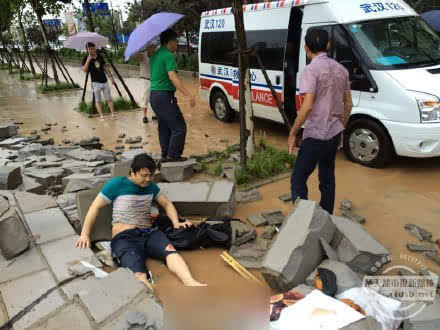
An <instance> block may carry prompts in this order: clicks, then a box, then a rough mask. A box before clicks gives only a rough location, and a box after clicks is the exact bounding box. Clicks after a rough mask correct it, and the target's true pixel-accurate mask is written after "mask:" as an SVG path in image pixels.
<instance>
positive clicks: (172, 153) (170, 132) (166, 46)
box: [150, 30, 196, 162]
mask: <svg viewBox="0 0 440 330" xmlns="http://www.w3.org/2000/svg"><path fill="white" fill-rule="evenodd" d="M160 43H161V45H162V46H161V48H160V49H159V50H157V51H156V53H154V54H153V56H152V57H151V59H150V65H151V76H150V79H151V98H150V103H151V107H152V108H153V111H154V112H155V114H156V116H157V118H158V120H159V127H158V130H159V142H160V148H161V149H162V159H161V161H162V162H180V161H185V160H186V158H185V157H182V154H183V149H184V148H185V139H186V123H185V118H184V117H183V114H182V112H181V111H180V108H179V105H178V104H177V99H176V97H175V96H174V93H175V92H176V89H178V90H179V91H180V92H181V93H182V94H183V95H185V96H186V97H188V98H189V101H190V105H191V107H194V106H195V104H196V101H195V97H194V96H193V95H192V94H191V93H190V92H189V91H188V90H187V89H186V88H185V86H184V85H183V83H182V82H181V81H180V79H179V78H178V77H177V72H176V71H177V64H176V58H175V56H174V54H173V53H174V52H176V50H177V33H176V32H174V31H173V30H166V31H164V32H162V34H161V35H160Z"/></svg>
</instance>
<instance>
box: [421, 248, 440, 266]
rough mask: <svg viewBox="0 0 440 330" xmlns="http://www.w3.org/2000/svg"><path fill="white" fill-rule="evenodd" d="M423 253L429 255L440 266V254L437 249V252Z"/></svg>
mask: <svg viewBox="0 0 440 330" xmlns="http://www.w3.org/2000/svg"><path fill="white" fill-rule="evenodd" d="M423 254H424V255H425V256H426V257H428V259H431V260H432V261H434V262H435V263H436V264H437V265H439V266H440V254H439V253H438V252H437V251H435V252H423Z"/></svg>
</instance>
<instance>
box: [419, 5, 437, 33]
mask: <svg viewBox="0 0 440 330" xmlns="http://www.w3.org/2000/svg"><path fill="white" fill-rule="evenodd" d="M421 16H422V17H423V19H424V20H425V21H426V23H428V24H429V25H431V27H432V29H433V30H434V31H437V32H440V10H431V11H427V12H426V13H423V14H422V15H421Z"/></svg>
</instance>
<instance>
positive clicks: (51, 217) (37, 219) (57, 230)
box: [25, 207, 75, 244]
mask: <svg viewBox="0 0 440 330" xmlns="http://www.w3.org/2000/svg"><path fill="white" fill-rule="evenodd" d="M25 219H26V222H27V223H28V225H29V228H30V229H31V232H32V235H33V236H34V238H35V241H36V242H37V243H38V244H43V243H46V242H49V241H52V240H56V239H60V238H64V237H66V236H70V235H74V234H75V231H74V230H73V228H72V226H71V225H70V224H69V221H68V220H67V218H66V217H65V216H64V214H63V212H62V211H61V210H60V209H59V208H57V207H56V208H51V209H46V210H41V211H36V212H31V213H28V214H26V215H25Z"/></svg>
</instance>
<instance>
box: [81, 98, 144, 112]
mask: <svg viewBox="0 0 440 330" xmlns="http://www.w3.org/2000/svg"><path fill="white" fill-rule="evenodd" d="M113 106H114V107H115V111H128V110H133V109H136V107H134V106H133V105H132V104H131V102H130V101H129V100H127V99H124V98H118V99H116V100H113ZM78 111H79V112H83V113H87V114H89V115H92V114H95V113H97V112H94V111H93V105H92V102H88V103H86V102H81V103H80V104H79V106H78ZM102 112H103V113H110V109H109V107H108V105H107V103H106V102H102Z"/></svg>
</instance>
